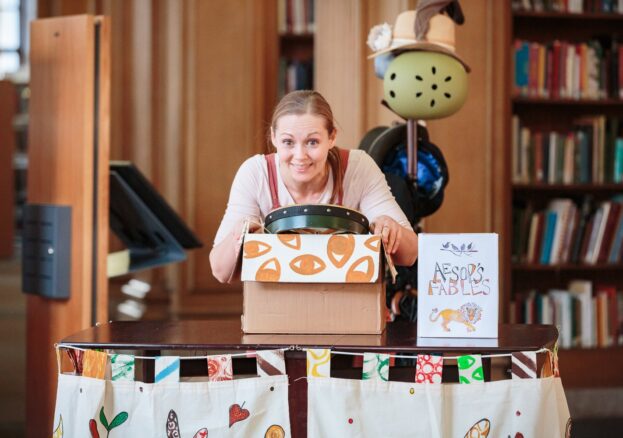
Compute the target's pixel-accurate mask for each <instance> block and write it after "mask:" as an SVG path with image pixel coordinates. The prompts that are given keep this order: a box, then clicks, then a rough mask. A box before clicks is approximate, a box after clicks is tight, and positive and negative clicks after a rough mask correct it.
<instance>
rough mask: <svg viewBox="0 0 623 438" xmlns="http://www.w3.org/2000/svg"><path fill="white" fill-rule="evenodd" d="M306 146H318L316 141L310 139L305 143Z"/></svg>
mask: <svg viewBox="0 0 623 438" xmlns="http://www.w3.org/2000/svg"><path fill="white" fill-rule="evenodd" d="M307 144H309V145H310V146H317V145H318V140H316V139H314V138H312V139H311V140H309V141H308V142H307Z"/></svg>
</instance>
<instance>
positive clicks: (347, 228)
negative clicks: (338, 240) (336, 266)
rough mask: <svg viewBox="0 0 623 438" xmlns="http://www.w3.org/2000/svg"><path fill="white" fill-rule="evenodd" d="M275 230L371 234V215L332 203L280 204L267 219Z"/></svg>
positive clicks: (283, 231)
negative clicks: (369, 220)
mask: <svg viewBox="0 0 623 438" xmlns="http://www.w3.org/2000/svg"><path fill="white" fill-rule="evenodd" d="M264 228H265V229H266V230H267V231H268V232H269V233H272V234H278V233H299V234H367V233H368V232H369V230H370V224H369V222H368V218H366V217H365V216H364V215H363V214H361V213H360V212H358V211H357V210H352V209H350V208H346V207H341V206H339V205H331V204H301V205H290V206H287V207H281V208H277V209H275V210H273V211H271V212H270V213H268V215H267V216H266V218H265V219H264Z"/></svg>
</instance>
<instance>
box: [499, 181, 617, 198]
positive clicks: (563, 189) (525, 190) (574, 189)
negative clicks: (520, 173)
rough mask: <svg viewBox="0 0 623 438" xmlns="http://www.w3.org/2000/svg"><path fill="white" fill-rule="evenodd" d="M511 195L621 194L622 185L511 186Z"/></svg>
mask: <svg viewBox="0 0 623 438" xmlns="http://www.w3.org/2000/svg"><path fill="white" fill-rule="evenodd" d="M511 187H512V190H513V194H515V195H522V194H523V195H533V194H538V193H543V194H547V195H549V196H554V195H558V194H560V195H566V196H571V195H577V194H581V195H588V194H595V193H596V192H597V193H599V194H616V193H623V184H613V183H608V184H513V185H512V186H511Z"/></svg>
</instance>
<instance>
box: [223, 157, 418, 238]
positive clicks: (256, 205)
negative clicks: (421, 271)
mask: <svg viewBox="0 0 623 438" xmlns="http://www.w3.org/2000/svg"><path fill="white" fill-rule="evenodd" d="M274 159H275V165H276V169H277V172H276V173H277V190H278V193H279V203H280V204H281V206H287V205H291V204H295V202H294V199H293V198H292V195H290V193H289V192H288V189H287V187H286V186H285V184H284V183H283V179H282V178H281V173H280V172H279V158H278V156H277V154H275V155H274ZM343 184H344V199H343V206H344V207H347V208H351V209H354V210H358V211H360V212H361V213H363V214H364V215H365V216H366V217H367V218H368V220H369V221H370V223H372V222H374V220H375V219H376V218H377V217H379V216H381V215H386V216H389V217H391V218H392V219H394V220H395V221H396V222H398V223H399V224H400V225H402V226H403V227H406V228H409V229H411V226H410V225H409V221H408V220H407V218H406V216H405V215H404V213H403V212H402V210H401V209H400V207H399V206H398V204H397V203H396V200H395V198H394V196H393V195H392V193H391V191H390V189H389V186H388V185H387V181H386V180H385V176H384V175H383V172H381V170H380V169H379V167H378V166H377V165H376V163H375V162H374V160H373V159H372V158H371V157H370V156H369V155H368V154H367V153H366V152H365V151H362V150H357V149H355V150H351V151H350V152H349V156H348V166H347V167H346V173H345V174H344V183H343ZM332 192H333V175H332V174H331V170H330V169H329V178H328V182H327V185H326V187H325V190H324V192H323V194H322V196H321V197H320V198H319V199H318V202H317V203H318V204H328V203H329V202H330V200H331V193H332ZM272 207H273V205H272V199H271V196H270V187H269V185H268V169H267V166H266V158H265V157H264V155H259V154H258V155H254V156H253V157H251V158H249V159H247V160H246V161H245V162H244V163H242V165H241V166H240V168H239V169H238V172H237V173H236V177H235V178H234V182H233V183H232V186H231V192H230V194H229V201H228V203H227V209H226V210H225V215H224V216H223V219H222V221H221V225H220V226H219V229H218V231H217V233H216V237H215V238H214V245H218V244H219V243H220V242H221V241H222V240H223V239H224V238H225V236H227V234H228V233H230V232H231V231H232V227H233V226H235V224H236V223H238V221H240V220H241V219H243V218H246V217H253V218H257V220H258V221H261V222H263V221H264V218H265V217H266V215H267V214H268V213H269V212H270V211H271V210H272Z"/></svg>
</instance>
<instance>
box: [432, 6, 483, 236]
mask: <svg viewBox="0 0 623 438" xmlns="http://www.w3.org/2000/svg"><path fill="white" fill-rule="evenodd" d="M462 6H463V11H464V13H465V24H464V25H462V26H457V30H456V50H457V53H459V54H460V55H461V56H462V57H463V59H465V60H466V62H467V63H468V64H469V66H470V67H471V69H472V71H471V73H470V74H469V92H468V97H467V101H466V102H465V105H464V106H463V108H461V110H460V111H459V112H457V113H456V114H454V115H452V116H450V117H448V118H445V119H441V120H432V121H430V122H429V123H428V126H429V133H430V135H431V139H432V141H433V143H435V144H436V145H437V146H439V147H440V148H441V150H442V151H443V153H444V155H445V158H446V161H447V163H448V168H449V170H450V183H449V185H448V186H447V187H446V190H445V199H444V203H443V206H442V207H441V208H440V209H439V210H438V211H437V213H435V214H434V215H432V216H431V217H430V218H428V219H426V222H425V227H424V229H425V230H426V231H427V232H450V233H454V232H464V233H470V232H486V231H491V220H490V217H491V154H492V146H493V145H492V140H491V136H490V129H491V122H490V119H491V114H492V104H493V97H494V96H493V88H492V63H493V59H492V56H491V45H492V43H493V41H492V37H493V32H492V25H493V21H494V19H495V17H493V15H492V11H491V8H490V7H487V0H474V1H470V2H469V4H467V3H463V5H462Z"/></svg>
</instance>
